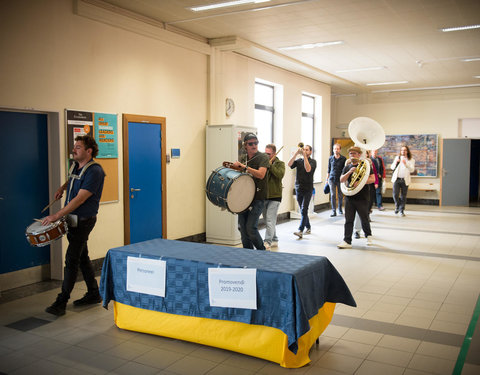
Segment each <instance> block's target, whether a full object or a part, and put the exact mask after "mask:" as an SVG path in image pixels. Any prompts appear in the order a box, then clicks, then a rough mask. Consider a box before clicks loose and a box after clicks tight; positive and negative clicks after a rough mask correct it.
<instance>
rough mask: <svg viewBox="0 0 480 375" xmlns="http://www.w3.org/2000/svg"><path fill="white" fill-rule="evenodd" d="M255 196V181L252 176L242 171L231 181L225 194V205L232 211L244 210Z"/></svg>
mask: <svg viewBox="0 0 480 375" xmlns="http://www.w3.org/2000/svg"><path fill="white" fill-rule="evenodd" d="M254 197H255V181H253V178H252V176H250V175H249V174H246V173H242V174H241V175H239V176H237V177H236V178H235V180H234V181H233V183H232V185H231V186H230V189H229V190H228V194H227V206H228V209H229V210H230V211H231V212H233V213H240V212H242V211H245V210H246V209H247V208H248V207H249V206H250V203H252V201H253V198H254Z"/></svg>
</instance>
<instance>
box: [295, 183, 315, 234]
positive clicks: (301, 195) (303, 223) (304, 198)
mask: <svg viewBox="0 0 480 375" xmlns="http://www.w3.org/2000/svg"><path fill="white" fill-rule="evenodd" d="M311 200H312V191H303V190H297V202H298V207H299V208H300V214H301V215H302V218H301V220H300V225H299V227H298V230H300V231H303V230H304V229H305V228H307V229H310V228H311V226H310V220H309V219H308V206H309V205H310V201H311Z"/></svg>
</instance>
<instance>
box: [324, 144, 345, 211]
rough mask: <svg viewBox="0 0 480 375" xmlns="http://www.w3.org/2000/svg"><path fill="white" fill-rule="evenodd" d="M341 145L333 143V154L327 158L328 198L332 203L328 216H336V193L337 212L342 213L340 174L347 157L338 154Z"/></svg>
mask: <svg viewBox="0 0 480 375" xmlns="http://www.w3.org/2000/svg"><path fill="white" fill-rule="evenodd" d="M341 149H342V146H341V145H340V144H339V143H335V144H334V145H333V155H331V156H330V158H329V159H328V170H327V181H328V185H330V198H331V203H332V214H331V215H330V216H337V211H336V206H337V195H338V213H339V214H340V215H341V214H343V211H342V204H343V194H342V189H341V188H340V175H341V174H342V170H343V167H344V166H345V162H346V161H347V158H346V157H345V156H343V155H341V154H340V151H341Z"/></svg>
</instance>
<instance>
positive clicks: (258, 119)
mask: <svg viewBox="0 0 480 375" xmlns="http://www.w3.org/2000/svg"><path fill="white" fill-rule="evenodd" d="M274 114H275V108H274V86H271V85H268V84H265V83H260V82H255V127H256V128H257V131H258V141H259V145H258V149H259V150H263V149H264V148H265V145H267V144H269V143H272V142H273V139H274V133H273V129H274V121H273V119H274Z"/></svg>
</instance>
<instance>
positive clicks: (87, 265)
mask: <svg viewBox="0 0 480 375" xmlns="http://www.w3.org/2000/svg"><path fill="white" fill-rule="evenodd" d="M72 154H73V160H74V162H73V163H74V165H73V169H72V170H71V173H70V175H69V177H68V180H67V182H65V184H63V185H62V186H60V188H58V190H57V191H56V193H55V199H56V200H58V199H60V198H61V197H62V196H63V191H64V190H67V198H66V200H65V206H64V207H63V208H62V209H61V210H59V211H58V212H57V213H55V214H53V215H49V216H47V217H45V218H43V220H42V225H48V224H49V223H53V222H56V221H58V220H59V219H61V218H62V217H64V216H67V224H68V233H67V239H68V248H67V253H66V255H65V270H64V279H63V283H62V291H61V293H60V294H59V295H58V296H57V299H56V301H55V302H54V303H53V304H52V305H51V306H49V307H47V308H46V309H45V311H46V312H48V313H50V314H53V315H57V316H61V315H64V314H65V310H66V307H67V302H68V300H69V299H70V293H71V292H72V290H73V287H74V286H75V282H76V280H77V273H78V269H79V268H80V270H81V271H82V274H83V279H84V280H85V283H86V284H87V293H86V294H85V295H84V296H83V298H81V299H78V300H76V301H74V302H73V304H74V305H75V306H82V305H89V304H94V303H100V302H101V301H102V298H101V297H100V293H99V291H98V284H97V280H96V279H95V272H94V270H93V266H92V263H91V261H90V258H89V256H88V246H87V241H88V236H89V234H90V232H91V231H92V229H93V227H94V226H95V223H96V222H97V213H98V207H99V204H100V198H101V196H102V190H103V182H104V179H105V172H104V171H103V169H102V167H101V166H100V164H97V163H95V162H94V160H93V158H94V157H95V156H97V154H98V145H97V143H96V142H95V140H94V139H93V138H92V137H90V136H87V135H85V136H78V137H76V138H75V144H74V146H73V150H72Z"/></svg>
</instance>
